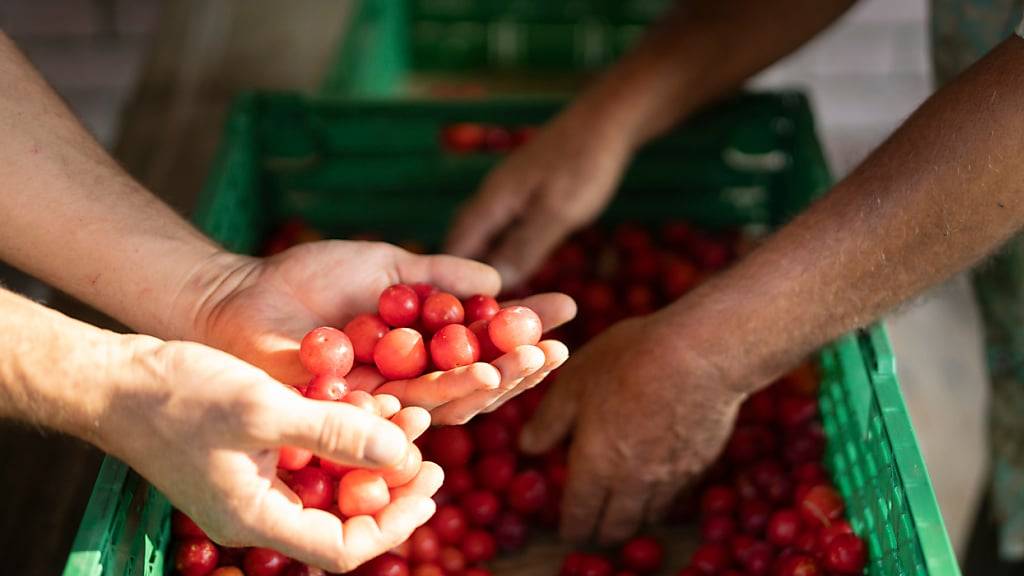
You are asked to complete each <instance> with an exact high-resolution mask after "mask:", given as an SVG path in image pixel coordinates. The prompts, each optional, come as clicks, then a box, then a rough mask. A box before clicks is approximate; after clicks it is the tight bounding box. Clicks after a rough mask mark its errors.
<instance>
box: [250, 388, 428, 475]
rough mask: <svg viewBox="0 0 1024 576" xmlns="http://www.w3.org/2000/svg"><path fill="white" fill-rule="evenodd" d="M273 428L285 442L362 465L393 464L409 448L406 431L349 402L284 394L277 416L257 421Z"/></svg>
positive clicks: (277, 408)
mask: <svg viewBox="0 0 1024 576" xmlns="http://www.w3.org/2000/svg"><path fill="white" fill-rule="evenodd" d="M253 426H257V427H258V426H262V427H265V428H268V429H270V430H272V434H273V436H274V438H273V439H274V440H276V441H277V442H279V443H280V444H281V445H286V446H296V447H298V448H305V449H307V450H312V451H313V452H314V453H316V454H317V455H318V456H321V457H325V458H328V459H330V460H335V461H338V462H342V463H344V464H348V465H351V466H362V467H370V468H375V467H382V466H393V465H396V464H397V463H399V462H401V461H402V460H403V459H404V458H405V455H406V452H407V451H408V450H409V439H408V438H407V437H406V435H405V432H404V431H403V430H402V429H401V428H399V427H398V426H396V425H394V424H392V423H391V422H389V421H387V420H385V419H383V418H380V417H378V416H375V415H372V414H369V413H367V412H365V411H364V410H362V409H360V408H357V407H356V406H352V405H350V404H346V403H345V402H318V401H315V400H306V399H304V398H299V397H297V396H295V395H293V394H284V393H282V395H281V397H280V398H279V406H277V407H276V409H275V411H274V417H273V418H271V419H267V421H265V422H259V423H255V424H254V425H253Z"/></svg>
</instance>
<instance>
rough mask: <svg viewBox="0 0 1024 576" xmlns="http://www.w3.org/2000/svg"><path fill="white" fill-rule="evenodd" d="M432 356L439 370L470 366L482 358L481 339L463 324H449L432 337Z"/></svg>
mask: <svg viewBox="0 0 1024 576" xmlns="http://www.w3.org/2000/svg"><path fill="white" fill-rule="evenodd" d="M430 357H431V359H433V361H434V366H436V367H437V369H438V370H451V369H452V368H458V367H460V366H469V365H470V364H472V363H474V362H476V361H477V360H479V359H480V341H479V340H477V337H476V335H474V334H473V332H471V331H470V329H469V328H466V327H465V326H463V325H462V324H449V325H447V326H445V327H443V328H441V329H440V330H438V331H437V333H436V334H434V337H433V338H431V339H430Z"/></svg>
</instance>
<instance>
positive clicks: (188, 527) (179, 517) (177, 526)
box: [171, 510, 206, 538]
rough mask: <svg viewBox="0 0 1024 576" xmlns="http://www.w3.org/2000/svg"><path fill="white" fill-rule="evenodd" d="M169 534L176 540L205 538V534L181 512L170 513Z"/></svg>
mask: <svg viewBox="0 0 1024 576" xmlns="http://www.w3.org/2000/svg"><path fill="white" fill-rule="evenodd" d="M171 534H174V535H175V536H177V537H178V538H206V532H203V529H202V528H200V527H199V526H198V525H196V523H195V522H193V521H192V519H191V518H189V517H188V516H186V515H185V513H184V512H182V511H181V510H175V511H173V512H171Z"/></svg>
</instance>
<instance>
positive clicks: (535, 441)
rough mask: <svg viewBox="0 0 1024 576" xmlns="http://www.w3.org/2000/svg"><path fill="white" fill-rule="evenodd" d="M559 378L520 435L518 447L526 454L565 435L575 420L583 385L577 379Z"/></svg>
mask: <svg viewBox="0 0 1024 576" xmlns="http://www.w3.org/2000/svg"><path fill="white" fill-rule="evenodd" d="M563 378H564V377H561V378H559V379H558V380H557V381H556V382H555V383H554V385H553V386H552V387H551V390H549V391H548V393H547V394H545V395H544V400H543V401H541V403H540V406H538V407H537V412H536V413H535V414H534V415H533V418H531V419H530V421H529V422H527V423H526V426H524V427H523V431H522V433H521V434H520V436H519V447H520V448H522V449H523V451H524V452H526V453H528V454H540V453H543V452H547V451H548V450H550V449H551V448H552V447H553V446H554V445H555V444H557V443H558V442H559V441H561V440H562V439H564V438H565V437H566V435H567V434H569V430H571V429H572V427H573V424H575V422H576V414H577V413H578V412H579V406H580V396H581V392H582V385H581V384H580V381H579V380H574V379H563Z"/></svg>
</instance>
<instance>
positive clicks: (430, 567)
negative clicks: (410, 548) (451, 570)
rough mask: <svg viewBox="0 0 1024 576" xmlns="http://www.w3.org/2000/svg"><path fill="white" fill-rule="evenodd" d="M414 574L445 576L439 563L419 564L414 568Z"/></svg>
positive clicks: (418, 575)
mask: <svg viewBox="0 0 1024 576" xmlns="http://www.w3.org/2000/svg"><path fill="white" fill-rule="evenodd" d="M412 576H445V574H444V570H443V569H442V568H441V567H440V566H438V565H437V564H434V563H430V564H417V565H416V566H414V567H413V569H412Z"/></svg>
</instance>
